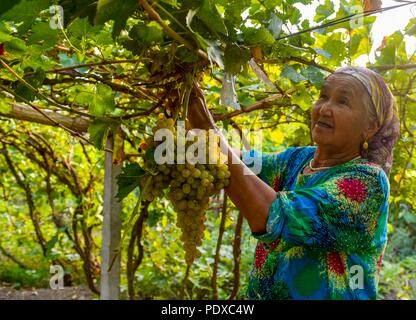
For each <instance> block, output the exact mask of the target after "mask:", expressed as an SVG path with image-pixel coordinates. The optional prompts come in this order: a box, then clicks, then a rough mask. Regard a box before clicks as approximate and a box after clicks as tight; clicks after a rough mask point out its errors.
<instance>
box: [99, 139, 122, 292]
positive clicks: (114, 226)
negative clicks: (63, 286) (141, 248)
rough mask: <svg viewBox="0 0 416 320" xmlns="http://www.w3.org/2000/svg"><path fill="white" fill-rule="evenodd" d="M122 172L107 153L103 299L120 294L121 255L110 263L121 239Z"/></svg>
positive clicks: (110, 143) (111, 144) (110, 142)
mask: <svg viewBox="0 0 416 320" xmlns="http://www.w3.org/2000/svg"><path fill="white" fill-rule="evenodd" d="M113 147H114V136H113V135H112V134H111V133H110V134H109V135H108V138H107V142H106V148H107V149H109V150H113ZM120 172H121V165H114V164H113V158H112V153H110V152H106V153H105V175H104V221H103V229H102V248H101V299H102V300H118V299H119V295H120V255H117V258H116V259H115V261H114V263H113V265H112V267H111V270H110V271H108V269H109V268H110V264H111V262H112V260H113V258H114V255H115V254H116V250H117V249H118V247H119V245H120V240H121V220H120V212H121V203H120V202H119V201H118V199H117V198H116V194H117V181H116V177H117V175H119V174H120Z"/></svg>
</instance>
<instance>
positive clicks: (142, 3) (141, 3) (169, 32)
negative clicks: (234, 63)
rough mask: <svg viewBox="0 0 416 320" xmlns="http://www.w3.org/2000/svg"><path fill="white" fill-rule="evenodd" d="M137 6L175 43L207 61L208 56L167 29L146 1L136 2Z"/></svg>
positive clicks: (170, 29)
mask: <svg viewBox="0 0 416 320" xmlns="http://www.w3.org/2000/svg"><path fill="white" fill-rule="evenodd" d="M138 1H139V4H140V5H141V6H142V7H143V9H144V10H145V11H146V12H147V13H148V15H149V17H150V18H151V19H153V20H155V21H156V22H157V23H158V24H159V25H160V26H161V27H162V29H163V30H164V31H165V32H166V33H167V34H168V35H169V36H170V37H171V38H173V39H174V40H175V41H177V42H179V43H181V44H183V45H184V46H185V47H187V48H188V49H190V50H192V51H195V52H196V54H197V55H199V56H200V57H201V58H203V59H204V60H208V55H207V54H206V53H205V52H204V51H202V50H201V49H197V48H195V46H193V45H192V44H191V43H190V42H189V41H188V40H186V39H184V38H182V37H181V36H180V35H179V34H178V33H177V32H176V31H175V30H173V29H172V28H171V27H169V26H168V25H167V24H166V23H165V22H164V21H163V20H162V18H161V17H160V16H159V14H158V13H157V12H156V10H155V9H153V8H152V6H151V5H150V4H149V2H147V1H146V0H138Z"/></svg>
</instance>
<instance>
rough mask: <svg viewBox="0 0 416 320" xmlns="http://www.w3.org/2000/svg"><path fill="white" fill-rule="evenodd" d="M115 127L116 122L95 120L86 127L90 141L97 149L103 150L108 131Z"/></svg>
mask: <svg viewBox="0 0 416 320" xmlns="http://www.w3.org/2000/svg"><path fill="white" fill-rule="evenodd" d="M117 125H118V123H117V122H116V121H109V120H102V119H95V120H94V121H93V122H91V123H90V125H89V126H88V133H89V135H90V141H91V142H92V143H93V145H94V146H95V147H96V148H97V149H99V150H103V149H104V144H105V141H106V140H107V136H108V133H109V131H110V129H111V128H115V127H116V126H117Z"/></svg>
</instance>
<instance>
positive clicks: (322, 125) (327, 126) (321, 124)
mask: <svg viewBox="0 0 416 320" xmlns="http://www.w3.org/2000/svg"><path fill="white" fill-rule="evenodd" d="M316 125H317V126H318V127H321V128H327V129H332V128H333V127H332V126H331V125H330V124H328V123H325V122H322V121H318V122H317V123H316Z"/></svg>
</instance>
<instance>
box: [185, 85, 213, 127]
mask: <svg viewBox="0 0 416 320" xmlns="http://www.w3.org/2000/svg"><path fill="white" fill-rule="evenodd" d="M188 120H189V123H190V125H191V127H192V128H197V129H204V130H208V129H212V128H213V127H214V126H215V121H214V118H213V117H212V114H211V112H210V111H209V110H208V107H207V104H206V101H205V97H204V94H203V92H202V90H201V88H200V87H199V84H198V82H197V81H196V80H194V82H193V88H192V92H191V95H190V97H189V105H188Z"/></svg>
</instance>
